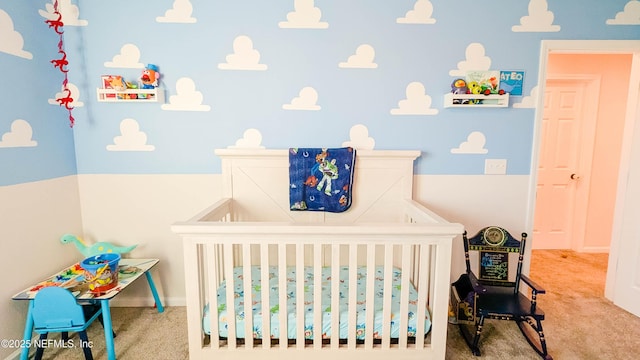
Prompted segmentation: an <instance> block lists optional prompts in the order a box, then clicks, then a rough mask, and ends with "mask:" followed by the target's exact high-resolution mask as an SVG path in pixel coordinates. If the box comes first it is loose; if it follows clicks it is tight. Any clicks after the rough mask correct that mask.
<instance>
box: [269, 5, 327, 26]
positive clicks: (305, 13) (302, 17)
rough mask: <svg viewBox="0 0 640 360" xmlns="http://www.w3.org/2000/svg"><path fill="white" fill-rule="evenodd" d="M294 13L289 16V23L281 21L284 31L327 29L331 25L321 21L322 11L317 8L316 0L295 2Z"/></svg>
mask: <svg viewBox="0 0 640 360" xmlns="http://www.w3.org/2000/svg"><path fill="white" fill-rule="evenodd" d="M293 8H294V9H295V10H294V11H291V12H289V13H288V14H287V21H281V22H279V23H278V26H279V27H280V28H282V29H326V28H328V27H329V23H326V22H323V21H320V18H321V17H322V11H320V9H319V8H317V7H315V4H314V0H295V1H294V2H293Z"/></svg>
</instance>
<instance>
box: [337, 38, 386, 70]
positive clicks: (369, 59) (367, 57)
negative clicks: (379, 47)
mask: <svg viewBox="0 0 640 360" xmlns="http://www.w3.org/2000/svg"><path fill="white" fill-rule="evenodd" d="M375 56H376V51H375V50H374V49H373V46H371V45H367V44H363V45H360V46H358V48H357V49H356V53H355V54H354V55H351V56H349V58H348V59H347V61H346V62H341V63H339V64H338V67H341V68H352V69H355V68H360V69H375V68H377V67H378V64H376V63H374V62H373V59H374V58H375Z"/></svg>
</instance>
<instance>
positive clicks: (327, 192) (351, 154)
mask: <svg viewBox="0 0 640 360" xmlns="http://www.w3.org/2000/svg"><path fill="white" fill-rule="evenodd" d="M355 161H356V150H355V149H353V148H351V147H345V148H334V149H326V148H322V149H321V148H291V149H289V204H290V209H291V210H314V211H328V212H343V211H345V210H347V209H349V207H350V206H351V185H352V183H353V171H354V165H355Z"/></svg>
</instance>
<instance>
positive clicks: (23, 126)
mask: <svg viewBox="0 0 640 360" xmlns="http://www.w3.org/2000/svg"><path fill="white" fill-rule="evenodd" d="M32 135H33V130H32V129H31V125H30V124H29V123H28V122H27V121H26V120H22V119H17V120H14V121H13V122H12V123H11V130H10V131H9V132H6V133H4V134H3V135H2V137H0V148H12V147H33V146H36V145H38V142H37V141H35V140H32V139H31V136H32Z"/></svg>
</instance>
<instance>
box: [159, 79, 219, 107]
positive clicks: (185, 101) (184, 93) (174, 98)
mask: <svg viewBox="0 0 640 360" xmlns="http://www.w3.org/2000/svg"><path fill="white" fill-rule="evenodd" d="M203 99H204V97H203V96H202V93H201V92H200V91H197V90H196V84H195V83H194V82H193V80H192V79H191V78H188V77H183V78H180V79H178V81H176V95H171V96H170V97H169V103H168V104H162V106H161V108H162V110H176V111H209V110H211V106H209V105H202V100H203Z"/></svg>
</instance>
